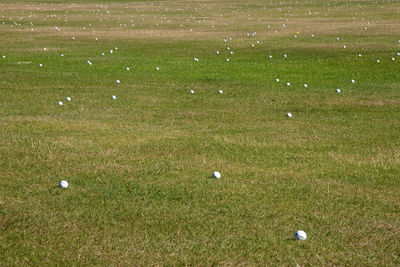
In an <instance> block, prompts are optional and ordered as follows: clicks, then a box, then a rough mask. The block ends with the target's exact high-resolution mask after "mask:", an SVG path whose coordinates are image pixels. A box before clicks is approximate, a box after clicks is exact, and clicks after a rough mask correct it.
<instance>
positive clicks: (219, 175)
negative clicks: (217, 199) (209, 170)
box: [212, 171, 221, 179]
mask: <svg viewBox="0 0 400 267" xmlns="http://www.w3.org/2000/svg"><path fill="white" fill-rule="evenodd" d="M212 178H217V179H220V178H221V173H220V172H218V171H215V172H213V174H212Z"/></svg>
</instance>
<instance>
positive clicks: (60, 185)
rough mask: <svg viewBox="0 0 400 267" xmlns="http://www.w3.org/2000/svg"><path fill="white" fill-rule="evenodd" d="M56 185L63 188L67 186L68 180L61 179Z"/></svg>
mask: <svg viewBox="0 0 400 267" xmlns="http://www.w3.org/2000/svg"><path fill="white" fill-rule="evenodd" d="M58 186H59V187H61V188H64V189H65V188H67V187H68V182H67V181H65V180H61V181H60V183H59V184H58Z"/></svg>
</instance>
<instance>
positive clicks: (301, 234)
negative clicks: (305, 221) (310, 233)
mask: <svg viewBox="0 0 400 267" xmlns="http://www.w3.org/2000/svg"><path fill="white" fill-rule="evenodd" d="M294 238H295V239H297V240H306V239H307V234H306V232H304V231H302V230H299V231H297V232H296V233H295V234H294Z"/></svg>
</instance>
